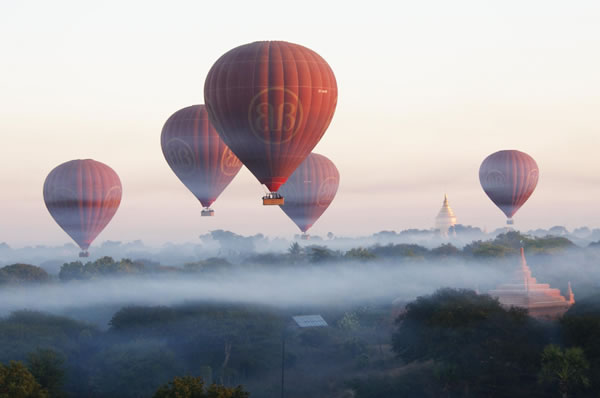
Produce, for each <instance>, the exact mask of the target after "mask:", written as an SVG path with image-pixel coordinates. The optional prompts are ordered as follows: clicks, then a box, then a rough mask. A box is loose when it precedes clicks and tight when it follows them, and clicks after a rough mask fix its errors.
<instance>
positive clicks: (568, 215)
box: [0, 0, 600, 246]
mask: <svg viewBox="0 0 600 398" xmlns="http://www.w3.org/2000/svg"><path fill="white" fill-rule="evenodd" d="M391 4H395V5H394V6H393V7H392V6H391ZM599 20H600V2H598V1H577V2H565V1H548V0H545V1H502V2H499V1H496V2H491V1H480V0H479V1H477V0H474V1H452V2H449V1H418V2H417V1H405V2H394V3H392V2H389V1H381V2H378V1H369V2H364V1H362V2H350V1H344V2H327V1H322V0H320V1H299V2H284V1H251V2H250V1H239V2H232V1H210V2H209V1H185V2H184V1H169V2H166V1H160V2H159V1H156V2H152V1H102V2H98V1H94V2H91V1H70V2H67V1H51V2H49V1H25V0H14V1H13V0H2V2H0V49H1V50H0V51H1V52H0V54H1V55H0V134H1V137H2V143H3V145H2V156H0V184H1V187H2V190H1V199H0V200H1V202H0V241H6V242H8V243H9V244H11V245H15V246H19V245H24V244H56V243H63V242H67V241H69V238H68V237H67V235H66V234H64V232H63V231H62V230H61V229H60V228H59V227H58V226H57V225H56V224H55V223H54V220H53V219H52V218H51V217H50V215H49V213H48V212H47V210H46V208H45V206H44V204H43V199H42V185H43V182H44V179H45V177H46V175H47V174H48V172H50V170H52V168H54V167H55V166H57V165H58V164H60V163H62V162H65V161H67V160H71V159H76V158H93V159H96V160H99V161H102V162H104V163H106V164H108V165H110V166H111V167H112V168H113V169H114V170H115V171H116V172H117V173H118V174H119V175H120V177H121V180H122V183H123V191H124V192H123V200H122V203H121V207H120V209H119V211H118V212H117V214H116V216H115V218H114V219H113V220H112V222H111V224H110V225H109V226H108V227H107V228H106V229H105V231H104V232H103V233H102V234H101V235H100V236H99V237H98V239H97V242H96V243H100V242H101V241H103V240H106V239H112V240H132V239H143V240H144V241H146V242H149V243H162V242H165V241H193V240H195V239H196V238H197V236H198V235H199V234H202V233H205V232H207V231H209V230H213V229H219V228H222V229H229V230H232V231H235V232H238V233H243V234H249V233H258V232H262V233H265V234H267V235H273V236H277V235H279V236H291V235H292V234H294V233H298V230H297V228H296V226H295V225H294V224H293V223H292V222H291V220H289V219H288V218H287V216H286V215H285V214H284V213H283V212H282V211H281V210H280V209H278V208H276V207H263V206H262V205H261V203H260V197H261V195H262V194H263V192H264V190H263V188H262V187H261V185H259V183H258V182H257V181H256V180H255V179H254V177H253V176H252V175H251V174H250V173H249V172H248V171H247V170H246V169H243V170H242V171H241V172H240V174H239V175H238V177H237V178H236V179H235V180H234V181H233V182H232V184H231V185H230V186H229V187H228V188H227V189H226V190H225V192H224V193H223V194H222V196H221V197H220V198H219V199H218V200H217V202H216V203H215V204H214V205H213V208H214V209H215V211H216V216H215V217H214V218H201V217H200V210H201V206H200V204H199V203H198V202H197V201H196V199H195V198H194V197H193V196H192V194H191V193H189V191H187V189H186V188H185V187H184V186H183V184H182V183H181V182H180V181H179V180H178V179H177V178H176V176H175V175H174V174H173V172H172V171H171V170H170V169H169V167H168V165H167V163H166V161H165V160H164V158H163V155H162V152H161V149H160V140H159V139H160V132H161V128H162V125H163V123H164V122H165V120H166V119H167V118H168V117H169V116H170V115H171V114H172V113H173V112H175V111H176V110H178V109H180V108H183V107H186V106H189V105H192V104H198V103H203V102H204V100H203V86H204V78H205V76H206V73H207V72H208V70H209V69H210V67H211V66H212V64H213V62H214V61H215V60H216V59H217V58H218V57H219V56H220V55H222V54H223V53H224V52H226V51H228V50H230V49H231V48H233V47H235V46H238V45H241V44H245V43H248V42H252V41H256V40H287V41H291V42H295V43H298V44H302V45H305V46H307V47H309V48H311V49H313V50H315V51H317V52H318V53H319V54H320V55H321V56H323V58H325V59H326V60H327V61H328V62H329V64H330V65H331V67H332V68H333V70H334V72H335V74H336V78H337V81H338V88H339V98H338V107H337V110H336V113H335V116H334V118H333V122H332V124H331V126H330V127H329V129H328V131H327V133H326V134H325V136H324V137H323V139H322V140H321V142H320V143H319V145H318V146H317V147H316V148H315V152H318V153H321V154H324V155H326V156H327V157H329V158H330V159H331V160H332V161H333V162H334V163H335V164H336V165H337V167H338V169H339V171H340V174H341V183H340V188H339V191H338V194H337V197H336V199H335V200H334V202H333V203H332V205H331V207H330V208H329V209H328V211H327V212H326V213H325V214H324V215H323V216H322V217H321V219H320V220H319V222H317V224H316V225H315V226H314V227H313V229H312V230H311V232H312V233H314V234H325V233H327V232H328V231H332V232H334V233H336V234H339V235H344V234H345V235H361V234H369V233H372V232H375V231H379V230H382V229H394V230H400V229H406V228H429V227H431V226H432V225H433V220H434V217H435V215H436V214H437V211H438V210H439V208H440V206H441V204H442V198H443V194H444V192H447V193H448V196H449V198H450V203H451V205H452V207H453V208H454V210H455V213H456V215H457V217H458V221H459V222H460V223H463V224H471V225H477V226H480V227H484V226H485V227H487V228H488V229H490V230H491V229H494V228H497V227H500V226H503V225H504V215H503V214H502V213H501V212H500V210H498V209H497V208H496V207H495V206H494V205H493V204H492V202H491V201H490V200H489V199H488V198H487V196H486V195H485V194H484V193H483V191H482V190H481V187H480V185H479V181H478V169H479V165H480V163H481V161H482V160H483V159H484V158H485V157H486V156H487V155H488V154H490V153H492V152H495V151H497V150H500V149H519V150H522V151H525V152H527V153H529V154H530V155H531V156H533V157H534V158H535V159H536V161H537V163H538V165H539V167H540V181H539V184H538V187H537V190H536V191H535V193H534V194H533V196H532V197H531V198H530V199H529V201H528V202H527V203H526V204H525V206H524V207H523V208H522V209H521V210H520V211H519V212H518V213H517V215H516V216H515V220H516V226H517V227H518V228H522V229H529V228H535V227H544V228H547V227H551V226H553V225H565V226H567V227H569V228H573V227H576V226H580V225H589V226H596V227H597V226H600V211H598V209H599V206H598V202H599V200H600V186H599V184H598V181H600V156H598V148H599V144H600V134H599V133H600V127H599V126H600V51H599V44H598V43H600V25H599V24H598V21H599Z"/></svg>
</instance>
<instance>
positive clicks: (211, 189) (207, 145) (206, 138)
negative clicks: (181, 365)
mask: <svg viewBox="0 0 600 398" xmlns="http://www.w3.org/2000/svg"><path fill="white" fill-rule="evenodd" d="M160 143H161V146H162V151H163V154H164V155H165V159H166V160H167V163H169V166H171V169H172V170H173V172H175V175H177V177H179V179H180V180H181V182H183V184H184V185H185V186H186V187H187V188H188V189H189V190H190V191H192V193H193V194H194V196H196V198H197V199H198V200H199V201H200V203H202V206H204V209H203V210H202V215H203V216H212V215H214V211H213V210H212V209H210V205H211V204H212V203H213V202H214V201H215V200H216V199H217V197H218V196H219V195H220V194H221V192H223V190H224V189H225V188H226V187H227V185H229V183H230V182H231V180H233V178H234V177H235V176H236V174H237V173H238V172H239V171H240V169H241V168H242V163H241V162H240V161H239V159H238V158H237V157H236V156H235V155H234V154H233V152H231V150H230V149H229V148H228V147H227V145H225V143H224V142H223V140H221V138H220V137H219V134H217V132H216V130H215V128H214V127H213V126H212V124H211V123H210V121H209V120H208V115H207V113H206V108H205V107H204V105H193V106H190V107H187V108H183V109H181V110H179V111H177V112H175V113H174V114H173V115H172V116H171V117H170V118H169V119H168V120H167V122H166V123H165V125H164V127H163V129H162V134H161V136H160Z"/></svg>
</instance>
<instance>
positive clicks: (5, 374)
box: [0, 361, 48, 398]
mask: <svg viewBox="0 0 600 398" xmlns="http://www.w3.org/2000/svg"><path fill="white" fill-rule="evenodd" d="M0 398H48V392H47V391H46V390H44V389H43V388H42V387H41V386H40V384H39V383H38V382H37V381H36V380H35V377H33V375H32V374H31V372H29V370H27V368H26V367H25V365H23V364H22V363H21V362H15V361H11V362H10V364H9V365H8V366H7V365H3V364H1V363H0Z"/></svg>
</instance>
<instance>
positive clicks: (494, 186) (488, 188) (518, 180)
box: [479, 150, 539, 225]
mask: <svg viewBox="0 0 600 398" xmlns="http://www.w3.org/2000/svg"><path fill="white" fill-rule="evenodd" d="M538 176H539V171H538V166H537V163H536V162H535V160H533V158H532V157H531V156H529V155H528V154H526V153H524V152H520V151H516V150H506V151H498V152H495V153H492V154H491V155H490V156H488V157H487V158H485V160H484V161H483V163H481V167H480V168H479V182H481V186H482V187H483V190H484V191H485V193H486V194H487V196H489V197H490V199H491V200H492V202H494V203H495V204H496V206H498V207H499V208H500V210H502V212H503V213H504V214H505V215H506V217H507V221H506V223H507V224H509V225H511V224H513V219H512V217H513V216H514V215H515V213H516V212H517V210H519V208H520V207H521V206H523V204H525V202H526V201H527V199H529V197H530V196H531V194H532V193H533V191H534V190H535V186H536V185H537V182H538Z"/></svg>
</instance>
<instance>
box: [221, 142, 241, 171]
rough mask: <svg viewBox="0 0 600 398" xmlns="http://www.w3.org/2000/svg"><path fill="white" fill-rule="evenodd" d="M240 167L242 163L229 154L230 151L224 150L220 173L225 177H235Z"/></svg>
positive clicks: (232, 154) (231, 153)
mask: <svg viewBox="0 0 600 398" xmlns="http://www.w3.org/2000/svg"><path fill="white" fill-rule="evenodd" d="M241 165H242V162H240V160H239V159H238V158H237V156H235V154H234V153H233V152H231V149H229V147H227V148H225V150H224V151H223V154H222V155H221V172H222V173H223V174H225V175H226V176H232V175H236V174H237V172H238V171H239V170H240V167H241Z"/></svg>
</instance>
